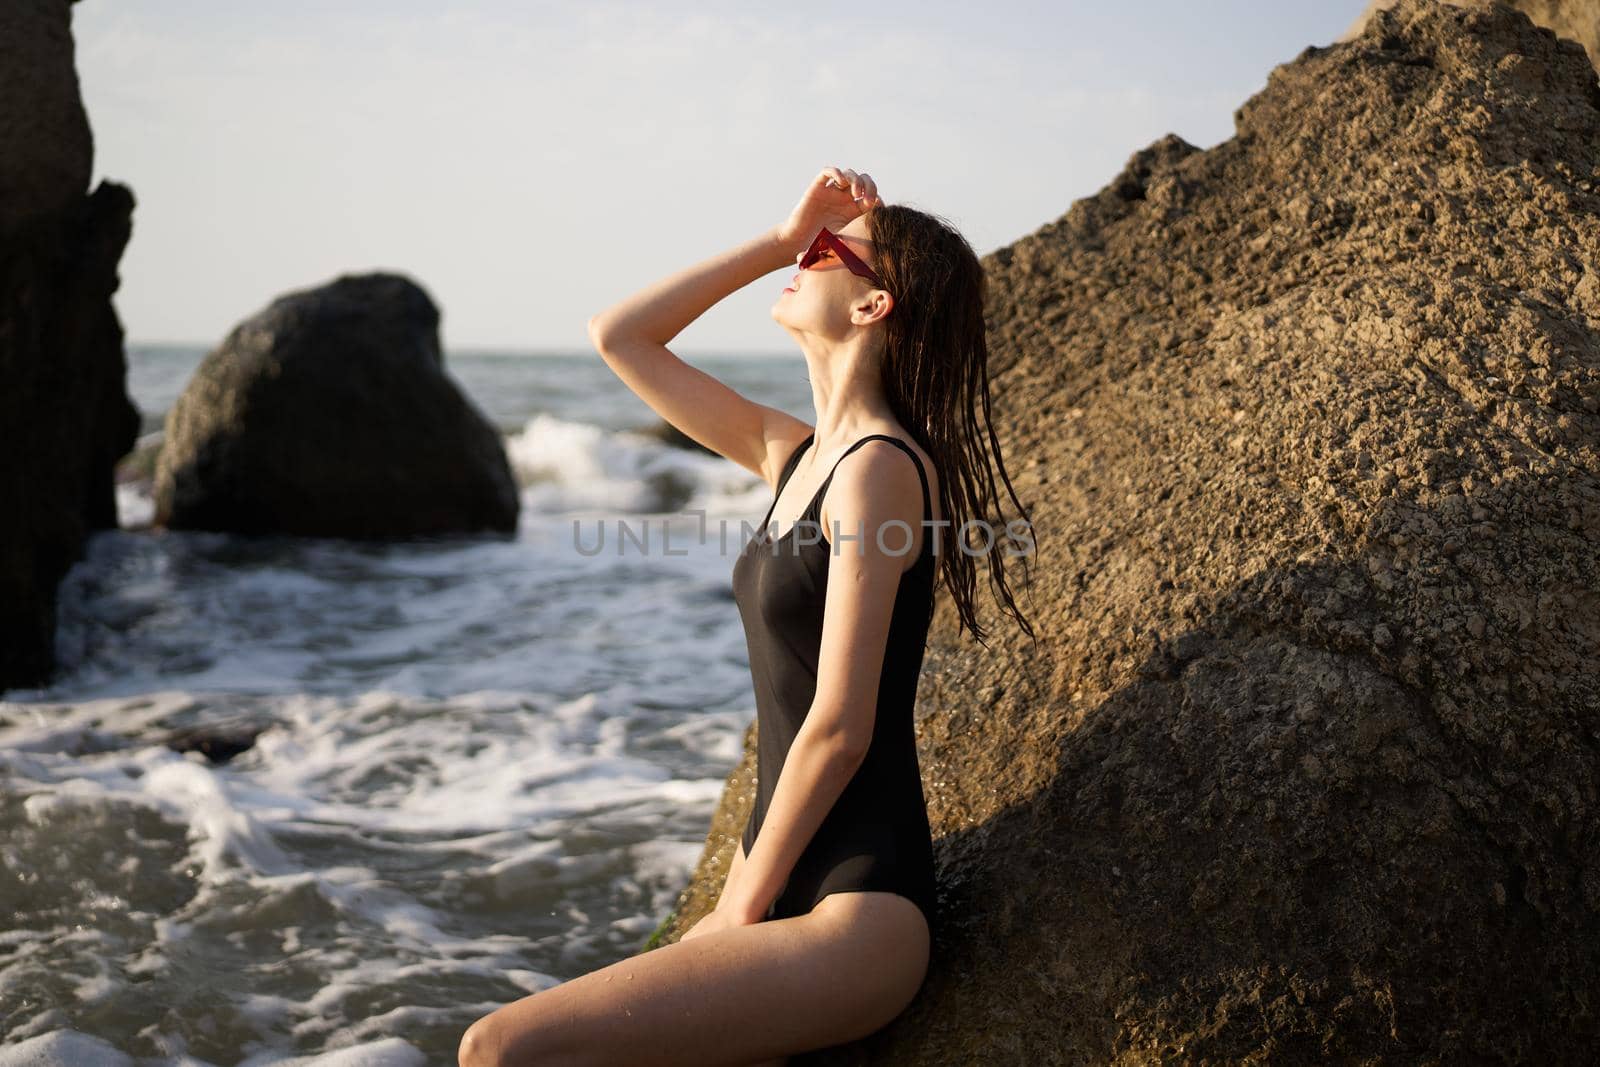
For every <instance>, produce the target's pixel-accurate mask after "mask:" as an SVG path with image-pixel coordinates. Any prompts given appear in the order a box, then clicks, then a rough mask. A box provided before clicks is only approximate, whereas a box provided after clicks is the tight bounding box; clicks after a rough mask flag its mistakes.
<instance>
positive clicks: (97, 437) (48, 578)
mask: <svg viewBox="0 0 1600 1067" xmlns="http://www.w3.org/2000/svg"><path fill="white" fill-rule="evenodd" d="M71 22H72V15H71V5H70V4H69V3H67V2H66V0H35V2H32V3H26V4H8V5H5V6H4V7H3V8H0V430H3V433H4V446H3V448H0V691H3V690H5V689H7V688H14V687H17V686H35V685H43V684H45V683H47V682H48V680H49V676H50V673H51V671H52V669H53V668H54V665H55V654H54V644H55V619H56V586H57V584H58V583H59V582H60V580H61V578H62V576H63V575H64V574H66V572H67V569H68V568H69V567H71V565H72V564H73V563H74V562H75V561H76V560H78V559H80V558H82V555H83V545H84V540H85V538H87V536H88V535H89V533H90V532H91V531H93V530H97V529H102V528H107V527H115V526H116V525H117V511H116V495H115V490H114V487H113V478H112V476H113V470H114V469H115V466H116V462H117V460H118V458H119V457H121V456H122V455H123V454H124V453H126V452H127V451H128V450H129V449H130V448H131V447H132V446H133V441H134V438H135V436H136V435H137V433H138V429H139V414H138V412H137V411H136V410H135V409H134V406H133V402H132V401H131V400H129V399H128V395H127V389H126V379H127V364H126V362H125V360H124V357H123V352H122V326H121V324H120V323H119V322H118V321H117V316H116V312H115V310H114V309H113V308H112V305H111V294H112V293H114V292H116V289H117V285H118V281H119V280H118V278H117V262H118V260H119V259H120V258H121V256H122V250H123V248H124V247H125V246H126V244H127V242H128V237H129V234H130V233H131V230H132V218H133V194H132V193H131V192H130V191H129V190H128V188H127V187H126V186H122V185H118V184H115V183H113V182H101V183H100V185H99V186H98V187H96V188H95V190H94V191H93V192H92V193H87V194H86V192H85V190H86V189H87V188H88V184H89V177H90V173H91V165H92V160H93V142H92V139H91V137H90V132H89V123H88V119H87V117H86V116H85V114H84V110H83V104H82V101H81V99H80V97H79V94H78V76H77V72H76V71H75V70H74V69H73V44H72V30H71Z"/></svg>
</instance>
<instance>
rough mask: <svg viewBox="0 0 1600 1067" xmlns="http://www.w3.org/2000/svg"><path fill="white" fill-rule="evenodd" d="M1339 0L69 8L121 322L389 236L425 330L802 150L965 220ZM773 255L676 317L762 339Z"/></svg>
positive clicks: (348, 258) (711, 209)
mask: <svg viewBox="0 0 1600 1067" xmlns="http://www.w3.org/2000/svg"><path fill="white" fill-rule="evenodd" d="M1364 7H1365V0H1250V2H1246V0H1209V2H1207V3H1195V2H1194V0H1147V2H1144V3H1120V4H1116V3H1114V4H1103V3H1096V4H1089V3H1079V2H1076V0H1048V2H1039V3H1033V2H1019V3H1008V2H1003V0H1001V2H993V3H982V4H977V3H971V2H959V3H942V2H929V0H920V2H916V3H909V2H881V0H880V2H873V3H861V4H850V5H846V4H836V3H823V2H819V0H799V2H796V3H792V4H773V3H763V2H760V0H756V2H752V0H742V2H737V3H734V2H729V3H724V2H720V0H711V2H708V0H699V2H696V3H693V4H670V3H665V2H662V0H652V2H649V3H613V2H606V0H584V2H581V3H562V4H551V3H538V2H529V0H518V2H513V0H500V2H495V0H451V2H450V3H448V4H444V3H438V2H427V3H424V2H420V0H384V2H382V3H377V2H370V0H369V2H367V3H343V4H340V3H330V2H327V0H320V2H311V0H272V2H271V3H265V4H262V3H251V4H218V3H216V2H215V0H142V2H140V3H137V4H128V3H123V2H118V0H82V2H80V3H78V4H76V5H74V7H73V34H74V37H75V39H76V41H77V60H78V72H79V76H80V79H81V82H82V91H83V98H84V104H85V106H86V108H87V109H88V112H89V121H90V124H91V126H92V127H93V130H94V139H95V160H94V178H93V183H98V182H99V180H100V179H101V178H108V179H112V180H115V181H118V182H122V183H125V184H127V185H128V186H130V187H131V188H132V189H133V193H134V197H135V200H136V202H137V204H136V207H135V209H134V216H133V237H132V240H131V241H130V243H129V245H128V250H127V252H126V253H125V254H124V256H123V259H122V266H121V277H122V287H121V289H120V290H119V291H118V293H117V295H116V298H115V300H116V305H117V309H118V311H119V313H120V315H121V317H122V322H123V327H124V329H125V330H126V331H127V335H128V339H129V341H130V342H159V341H179V342H192V343H198V344H204V345H212V344H215V343H216V342H217V341H218V340H220V339H221V337H222V336H223V335H224V334H225V333H226V332H227V331H228V330H229V329H230V328H231V327H232V326H233V325H234V324H235V323H236V322H238V321H239V320H240V319H241V318H243V317H245V316H246V315H249V314H251V313H252V312H254V311H256V310H258V309H260V308H261V307H263V306H265V305H266V304H267V303H268V302H269V301H270V300H271V299H272V297H274V296H275V295H277V294H279V293H282V292H284V291H286V290H289V289H298V288H303V287H306V286H310V285H315V284H319V283H321V282H324V281H327V280H330V279H332V278H333V277H335V276H336V275H338V274H340V273H344V272H351V271H368V270H394V271H400V272H403V273H405V274H407V275H409V276H410V277H412V278H413V279H415V280H416V281H417V282H418V283H420V284H421V285H422V286H423V287H424V288H426V289H427V290H428V292H429V293H430V294H431V295H432V296H433V298H434V300H435V301H436V302H437V303H438V304H439V306H440V308H441V310H442V313H443V322H442V325H441V330H442V332H443V341H444V344H445V348H446V351H447V352H450V351H465V350H468V349H483V348H489V349H515V350H527V349H585V348H587V346H588V341H587V338H586V336H585V324H586V323H587V321H588V318H589V316H590V315H591V314H592V313H594V312H596V311H599V310H601V309H602V308H604V307H606V306H607V305H609V304H611V303H613V302H615V301H617V300H620V299H622V298H623V297H625V296H627V295H628V294H629V293H631V292H633V291H634V290H636V289H639V288H641V287H642V286H644V285H647V284H649V283H650V282H651V281H654V280H655V279H657V278H659V277H662V276H664V275H666V274H669V273H671V272H672V271H674V270H677V269H679V268H681V267H683V266H687V265H688V264H690V263H692V262H694V261H696V260H698V259H702V258H704V257H706V256H710V255H712V254H714V253H716V252H718V251H720V250H722V249H724V248H727V247H729V246H731V245H734V244H737V243H739V242H741V241H744V240H746V239H748V238H750V237H752V236H754V235H755V234H756V233H758V232H759V231H761V230H763V229H765V228H767V227H769V226H771V225H773V224H775V223H777V222H780V221H782V220H783V219H784V218H785V217H787V215H788V213H789V211H790V209H791V208H792V207H793V206H794V203H795V201H796V200H797V199H798V198H799V196H800V194H801V192H802V191H803V189H804V187H805V184H806V183H807V182H808V181H809V180H810V179H811V177H812V176H813V175H814V174H815V173H816V171H818V170H820V169H821V168H822V167H824V166H829V165H834V166H842V167H851V168H854V169H856V170H861V171H866V172H867V173H869V174H871V175H872V176H873V178H874V179H876V181H877V183H878V186H879V191H880V193H881V194H882V196H883V198H884V200H885V201H887V202H891V203H892V202H897V201H898V202H903V203H908V204H911V205H913V206H916V207H920V208H923V209H925V210H929V211H933V212H936V213H938V214H941V215H943V216H945V217H946V218H948V219H950V220H951V221H952V222H953V223H955V224H956V225H957V226H958V227H959V228H960V229H961V230H962V232H963V233H965V234H966V236H967V239H968V240H969V241H970V242H971V243H972V246H973V247H974V248H975V249H976V250H977V251H978V253H979V254H980V255H982V254H985V253H988V252H990V251H993V250H994V249H996V248H999V247H1001V246H1003V245H1006V244H1009V243H1011V242H1012V241H1015V240H1016V239H1017V238H1019V237H1022V236H1024V235H1025V234H1028V233H1031V232H1032V231H1034V230H1036V229H1038V228H1039V227H1040V226H1042V225H1044V224H1045V223H1047V222H1049V221H1051V220H1053V219H1055V218H1058V217H1060V216H1061V215H1062V214H1064V213H1065V212H1066V210H1067V208H1068V207H1069V206H1070V205H1071V203H1072V201H1073V200H1075V199H1077V198H1078V197H1082V196H1087V195H1089V194H1092V193H1094V192H1095V191H1097V190H1098V189H1099V188H1100V187H1101V186H1103V185H1104V184H1105V183H1106V182H1107V181H1108V180H1110V178H1111V177H1112V176H1114V175H1115V174H1116V173H1117V171H1119V170H1120V169H1121V168H1122V165H1123V164H1124V163H1125V162H1126V160H1127V158H1128V156H1129V155H1131V154H1132V153H1133V152H1135V151H1136V150H1138V149H1140V148H1142V147H1144V146H1145V145H1147V144H1149V143H1150V142H1151V141H1154V140H1156V139H1157V138H1159V137H1161V136H1163V135H1164V134H1167V133H1169V132H1171V133H1176V134H1178V135H1179V136H1181V137H1183V138H1185V139H1186V140H1188V141H1190V142H1191V143H1193V144H1196V145H1198V146H1200V147H1202V148H1209V147H1211V146H1212V145H1215V144H1217V143H1218V142H1220V141H1223V140H1225V139H1227V138H1228V137H1230V136H1232V134H1233V112H1234V110H1235V109H1236V108H1237V107H1238V106H1239V105H1240V104H1242V103H1243V102H1244V101H1245V100H1246V99H1247V98H1248V97H1249V96H1251V95H1252V94H1254V93H1256V92H1257V91H1259V90H1260V89H1261V88H1262V87H1263V86H1264V85H1265V84H1266V78H1267V73H1268V71H1269V70H1271V68H1272V67H1273V66H1275V65H1277V64H1279V63H1285V62H1288V61H1289V60H1291V59H1293V58H1294V56H1295V55H1296V54H1298V53H1299V52H1300V51H1301V49H1303V48H1304V47H1305V46H1307V45H1311V44H1316V45H1326V44H1330V43H1332V42H1333V41H1334V39H1335V38H1337V37H1338V36H1339V34H1340V33H1342V32H1343V31H1344V29H1345V28H1346V27H1347V26H1348V25H1349V24H1350V23H1351V22H1352V21H1353V20H1354V19H1355V17H1356V16H1357V15H1358V14H1359V13H1360V11H1361V10H1362V9H1363V8H1364ZM93 183H92V184H93ZM92 184H91V188H92ZM791 275H792V268H789V269H785V270H779V271H775V272H773V273H772V274H770V275H767V276H765V277H763V278H761V279H759V280H757V281H755V282H754V283H752V284H751V285H750V286H748V287H747V288H745V289H742V290H740V291H739V292H737V293H735V294H733V295H731V296H730V297H728V298H727V299H726V300H724V301H723V302H722V303H720V304H718V305H717V306H716V307H714V308H713V309H712V310H710V311H709V312H707V313H706V314H705V315H704V316H702V317H701V318H700V320H699V321H697V322H695V323H694V324H693V325H691V326H690V327H689V328H688V329H687V330H685V331H684V332H683V333H682V334H680V335H679V338H678V341H677V344H676V345H675V348H676V349H677V350H678V351H680V352H681V353H683V354H694V353H696V352H703V353H711V352H731V351H766V352H770V351H784V350H787V349H789V348H791V347H792V344H793V342H792V341H791V340H790V339H789V337H788V335H787V334H786V333H784V332H783V331H782V330H781V329H780V328H779V327H778V326H777V324H776V323H774V322H773V321H772V319H771V317H770V314H769V309H770V308H771V306H772V303H773V302H774V301H775V300H776V299H777V297H778V293H779V291H780V290H781V289H782V288H783V286H784V285H785V284H787V281H788V278H789V277H790V276H791Z"/></svg>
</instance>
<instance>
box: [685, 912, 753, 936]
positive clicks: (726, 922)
mask: <svg viewBox="0 0 1600 1067" xmlns="http://www.w3.org/2000/svg"><path fill="white" fill-rule="evenodd" d="M749 925H752V924H750V923H746V922H741V921H740V920H739V919H737V918H735V917H734V915H733V913H732V912H731V911H729V910H727V909H725V908H722V907H716V908H713V909H711V911H709V912H707V913H706V914H705V915H703V916H701V918H700V921H699V922H697V923H695V924H694V925H693V926H691V927H689V929H688V931H686V932H685V933H684V935H683V936H682V937H680V938H678V940H679V941H687V940H689V939H690V938H691V937H701V936H703V935H705V934H714V933H716V932H717V931H718V930H732V929H733V928H735V927H738V926H749Z"/></svg>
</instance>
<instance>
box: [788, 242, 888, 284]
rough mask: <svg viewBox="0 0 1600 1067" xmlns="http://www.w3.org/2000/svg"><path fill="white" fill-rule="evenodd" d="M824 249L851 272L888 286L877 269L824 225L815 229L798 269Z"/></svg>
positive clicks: (805, 266) (809, 262) (813, 259)
mask: <svg viewBox="0 0 1600 1067" xmlns="http://www.w3.org/2000/svg"><path fill="white" fill-rule="evenodd" d="M824 249H827V250H830V251H832V252H834V253H835V254H836V255H838V257H839V261H840V262H841V263H843V264H844V265H845V266H846V267H847V268H849V270H850V273H851V274H855V275H857V276H859V277H862V278H865V279H866V280H867V281H869V282H871V283H872V284H873V285H876V286H877V287H878V288H879V289H887V288H889V287H888V286H887V285H885V284H883V279H882V278H880V277H878V272H877V271H875V270H873V269H872V268H871V267H869V266H867V265H866V263H864V262H862V260H861V257H860V256H858V255H856V254H855V253H854V252H852V251H850V248H849V246H848V245H846V244H845V243H844V242H843V241H841V240H839V238H838V237H836V236H835V235H834V234H833V233H831V232H830V231H829V230H828V228H827V227H826V226H824V227H823V228H822V229H821V230H819V231H817V236H816V239H815V240H813V241H812V242H811V247H810V248H808V249H806V254H805V255H803V256H801V257H800V269H801V270H805V269H806V268H807V267H809V266H811V264H813V263H815V262H816V261H817V257H818V256H820V255H822V253H823V250H824Z"/></svg>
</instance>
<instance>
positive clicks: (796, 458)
mask: <svg viewBox="0 0 1600 1067" xmlns="http://www.w3.org/2000/svg"><path fill="white" fill-rule="evenodd" d="M816 436H817V432H816V431H815V430H813V431H811V432H810V433H808V434H806V437H805V440H803V441H801V442H800V443H799V444H798V445H796V446H795V450H794V451H793V452H791V453H789V458H788V460H787V461H786V462H785V463H784V465H783V470H782V471H780V472H779V473H778V488H777V490H776V491H774V492H773V494H772V503H770V504H768V505H767V517H766V518H765V519H762V520H761V528H762V529H766V527H767V523H769V522H771V521H772V509H773V508H775V507H777V506H778V498H779V497H780V496H782V495H783V487H784V486H786V485H788V484H789V475H791V474H793V473H794V469H795V468H796V467H798V466H799V465H800V454H801V453H802V452H804V451H805V450H806V448H807V447H808V446H809V445H810V444H811V441H812V439H813V438H815V437H816Z"/></svg>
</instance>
